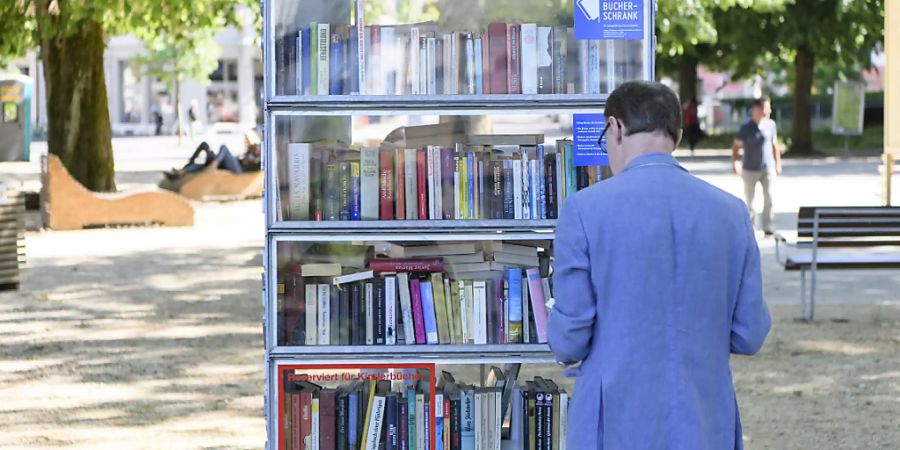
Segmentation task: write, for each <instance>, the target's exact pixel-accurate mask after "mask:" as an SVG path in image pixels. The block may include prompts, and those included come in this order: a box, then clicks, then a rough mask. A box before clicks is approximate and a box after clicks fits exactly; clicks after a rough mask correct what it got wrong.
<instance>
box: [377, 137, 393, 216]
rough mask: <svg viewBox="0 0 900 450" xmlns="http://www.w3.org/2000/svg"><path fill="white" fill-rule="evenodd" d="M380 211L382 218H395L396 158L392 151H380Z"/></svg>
mask: <svg viewBox="0 0 900 450" xmlns="http://www.w3.org/2000/svg"><path fill="white" fill-rule="evenodd" d="M379 163H380V164H379V170H380V176H379V185H378V187H379V192H380V203H379V211H380V217H381V220H394V158H393V155H392V153H391V152H390V151H381V152H379Z"/></svg>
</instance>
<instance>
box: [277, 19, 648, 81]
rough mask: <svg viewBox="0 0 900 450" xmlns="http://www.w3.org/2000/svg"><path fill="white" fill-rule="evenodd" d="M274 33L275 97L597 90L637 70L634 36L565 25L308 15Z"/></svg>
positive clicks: (639, 59) (640, 47)
mask: <svg viewBox="0 0 900 450" xmlns="http://www.w3.org/2000/svg"><path fill="white" fill-rule="evenodd" d="M278 35H279V36H280V38H279V40H278V42H277V45H276V55H275V57H276V71H277V74H276V79H277V80H278V84H277V87H276V89H277V91H276V94H278V95H355V94H362V95H481V94H602V93H609V92H611V91H612V90H613V89H614V88H615V86H617V85H618V84H621V83H623V82H625V81H629V80H637V79H642V78H643V74H642V67H643V63H642V61H643V55H642V51H643V44H642V42H641V41H598V40H590V41H587V40H575V37H574V29H573V28H571V27H566V26H544V25H539V24H536V23H524V24H516V23H491V24H488V25H487V27H486V28H485V29H483V30H478V31H475V32H472V31H456V32H444V31H442V30H438V28H437V27H436V26H435V24H434V23H431V22H428V23H419V24H412V25H396V26H384V25H370V26H365V25H364V24H363V22H362V21H360V22H359V23H358V24H357V25H335V24H328V23H316V22H312V23H310V24H309V25H308V26H300V27H293V28H290V27H284V28H282V29H280V30H279V34H278Z"/></svg>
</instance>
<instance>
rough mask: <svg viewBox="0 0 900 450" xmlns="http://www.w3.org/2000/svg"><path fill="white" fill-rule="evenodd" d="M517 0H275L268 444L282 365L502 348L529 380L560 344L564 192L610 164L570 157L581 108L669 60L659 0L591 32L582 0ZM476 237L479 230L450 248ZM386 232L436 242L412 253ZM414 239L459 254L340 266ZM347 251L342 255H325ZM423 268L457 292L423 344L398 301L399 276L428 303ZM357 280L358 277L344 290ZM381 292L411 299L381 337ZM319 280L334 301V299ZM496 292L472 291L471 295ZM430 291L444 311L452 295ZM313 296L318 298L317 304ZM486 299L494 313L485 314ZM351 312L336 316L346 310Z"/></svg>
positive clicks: (268, 71) (269, 100)
mask: <svg viewBox="0 0 900 450" xmlns="http://www.w3.org/2000/svg"><path fill="white" fill-rule="evenodd" d="M604 1H605V0H604ZM507 3H509V2H505V1H504V0H393V1H382V0H360V3H357V2H356V1H351V0H341V1H331V0H262V4H263V15H264V17H263V19H264V20H263V49H264V67H265V82H264V88H263V89H264V92H263V96H264V105H265V118H266V120H265V143H264V149H265V151H264V152H263V167H264V168H265V172H266V184H265V192H264V199H263V201H264V212H265V216H266V244H265V254H264V258H263V261H264V274H263V280H262V294H263V296H262V300H263V305H264V315H263V326H264V343H265V350H266V352H265V355H266V391H265V400H266V402H265V410H266V411H265V412H266V419H267V420H266V423H267V439H268V443H267V448H269V449H279V448H280V447H279V445H278V444H280V443H281V442H283V441H281V440H280V439H281V438H282V436H281V435H280V433H281V429H280V426H281V422H280V417H279V414H278V411H279V410H278V408H279V404H280V402H281V396H282V395H283V393H282V392H279V386H280V385H279V380H280V378H279V377H280V376H281V374H282V371H283V369H284V368H285V367H290V366H296V365H302V364H335V365H340V364H360V365H366V364H385V363H393V364H398V365H403V364H415V363H434V364H438V366H439V367H440V366H454V367H456V366H461V367H465V366H472V367H476V368H478V372H477V373H476V372H470V371H462V373H465V374H468V375H466V376H472V379H469V380H466V382H468V383H472V384H475V385H478V384H483V383H484V382H485V379H486V378H485V370H486V368H487V367H488V366H491V365H499V366H503V367H504V368H505V369H507V371H506V373H507V374H509V376H511V377H513V379H512V380H511V381H512V382H515V374H518V373H519V367H520V366H521V365H522V364H527V365H549V364H552V363H553V356H552V354H551V352H550V350H549V347H548V346H547V345H546V344H545V343H541V342H540V339H538V338H537V329H536V328H537V320H536V318H535V317H534V315H535V314H536V311H535V310H534V307H533V306H531V305H530V303H531V301H535V300H534V299H535V298H544V299H545V300H549V299H551V298H552V290H551V289H550V288H549V287H544V291H543V294H544V296H543V297H541V292H538V291H540V287H541V283H542V282H543V283H545V284H546V283H547V281H545V280H548V279H549V278H550V273H549V270H550V269H549V267H550V262H551V260H552V253H553V248H552V247H553V245H552V241H553V238H554V231H555V226H556V217H557V216H558V211H559V208H560V207H561V205H562V203H563V202H564V200H565V197H566V196H567V195H571V194H572V193H573V192H574V191H577V190H579V189H582V188H586V187H589V186H592V185H594V184H596V183H597V182H599V181H601V180H602V179H604V178H605V177H607V176H609V174H608V173H607V171H606V170H604V169H603V168H601V167H596V166H594V167H575V166H574V163H573V162H572V160H571V158H572V153H573V152H574V151H575V150H574V147H573V145H572V140H573V137H574V136H573V133H574V131H573V130H574V126H575V123H574V122H575V119H574V115H576V114H593V113H598V112H602V109H603V105H605V102H606V99H607V97H608V95H609V93H610V92H611V91H612V90H613V89H614V88H615V87H616V86H617V85H619V84H621V83H622V82H624V81H628V80H635V79H644V80H650V79H652V78H653V70H654V68H653V64H654V56H653V53H654V47H655V45H654V44H655V39H654V36H653V35H652V33H653V29H654V27H653V24H654V16H655V2H653V1H651V0H636V1H634V2H632V3H634V4H637V5H639V6H640V7H642V8H643V11H644V13H643V14H642V16H641V21H642V27H641V29H642V34H641V39H633V40H611V39H607V40H601V39H593V40H586V41H582V40H580V39H575V26H576V25H575V20H574V15H575V14H578V8H580V6H579V4H581V3H584V2H583V1H581V0H563V1H560V2H540V3H541V5H542V6H541V7H539V8H534V9H535V10H534V11H530V10H528V11H515V12H513V13H510V12H509V8H508V6H507ZM548 5H549V6H548ZM420 10H421V11H420ZM322 24H326V25H327V27H321V26H320V25H322ZM501 24H502V25H503V26H502V27H501V26H500V25H501ZM313 29H315V30H317V33H318V32H323V29H327V36H328V40H327V41H326V40H324V39H322V40H321V42H317V37H316V36H315V35H314V34H311V32H310V30H313ZM500 29H502V30H505V34H504V33H500V31H498V30H500ZM361 33H362V34H361ZM324 36H325V34H323V35H322V37H324ZM534 37H537V42H535V41H534V39H533V38H534ZM429 39H430V40H431V41H429ZM438 41H440V42H442V43H443V44H445V45H443V47H441V45H439V44H438ZM324 42H327V44H322V45H318V46H313V45H312V43H324ZM497 42H504V43H505V44H506V46H505V48H502V47H503V46H499V44H497ZM526 42H527V43H526ZM416 43H418V44H421V45H415V44H416ZM486 43H487V44H488V45H490V44H491V43H493V44H497V46H496V48H495V50H497V51H498V52H499V53H491V49H485V48H484V46H485V44H486ZM543 44H547V46H546V48H547V51H546V52H542V51H541V47H542V46H543ZM430 45H431V46H433V48H432V47H429V46H430ZM479 46H481V52H480V53H478V52H476V51H475V49H478V48H479ZM326 47H327V48H328V51H327V52H326V51H325V48H326ZM303 49H307V50H306V52H304V51H303ZM313 50H317V51H313ZM498 55H499V56H498ZM314 59H315V60H318V61H316V62H320V61H321V62H327V63H328V64H327V70H326V69H323V66H322V65H321V64H315V65H314V66H313V63H312V62H311V60H314ZM423 60H424V62H423ZM486 61H490V62H489V63H487V64H486V63H485V62H486ZM548 71H549V72H548ZM314 75H315V78H316V80H315V83H314V82H313V76H314ZM322 77H325V78H322ZM324 80H327V81H328V82H327V83H325V82H324ZM491 80H493V83H491V82H490V81H491ZM313 85H314V86H315V87H313ZM486 142H489V143H486ZM367 154H369V155H370V156H368V158H369V159H368V161H370V162H371V161H373V160H376V161H377V164H378V165H377V169H375V172H372V171H371V170H370V171H369V172H366V161H367V160H366V158H367V156H366V155H367ZM375 155H377V156H375ZM385 156H386V157H387V159H384V158H385ZM567 157H568V159H567ZM422 161H424V163H423V162H422ZM423 164H424V165H423ZM429 164H431V165H429ZM386 169H389V170H387V171H386ZM348 174H349V175H348ZM367 177H369V178H368V180H369V183H370V184H366V182H367V181H366V180H367ZM411 183H412V184H411ZM411 186H414V187H411ZM492 195H493V197H492ZM551 197H552V199H551ZM373 199H374V200H373ZM317 201H318V203H317ZM401 205H402V206H401ZM367 208H368V209H367ZM366 211H368V215H367V213H366ZM373 212H374V213H373ZM373 214H374V216H373ZM385 214H386V215H385ZM494 243H506V244H508V245H512V246H513V247H512V248H519V250H522V247H528V248H531V249H533V254H531V253H529V252H530V251H526V252H525V253H524V254H523V253H521V252H520V253H519V254H518V255H517V257H522V258H525V259H522V260H521V261H524V262H523V263H519V262H518V261H520V260H519V259H513V261H517V262H516V263H512V262H510V260H508V259H503V258H509V257H510V255H509V254H507V252H505V251H499V250H495V247H496V245H495V244H494ZM461 244H465V245H474V249H469V250H466V251H459V252H455V253H454V252H450V253H449V254H447V252H446V251H444V250H446V248H451V247H452V248H455V247H458V246H460V245H461ZM385 246H388V247H390V246H393V247H391V248H393V249H394V250H396V249H398V248H399V249H401V250H402V251H408V250H410V249H411V250H413V251H416V250H421V249H424V248H428V249H433V250H434V251H435V252H436V254H425V255H418V256H415V257H412V258H403V257H398V256H397V255H396V254H395V253H393V251H394V250H391V251H388V250H386V248H387V247H385ZM515 246H518V247H515ZM508 248H509V247H508ZM404 259H414V260H415V259H418V260H423V259H428V260H434V259H440V260H441V261H444V262H446V264H444V265H443V266H441V268H440V269H435V270H434V271H432V270H431V269H429V270H425V271H421V272H416V271H408V272H404V271H403V270H396V271H391V270H385V271H380V272H379V271H374V273H373V274H372V277H371V278H363V279H360V280H355V281H353V282H352V284H347V285H341V284H336V283H337V281H336V280H334V278H335V277H340V276H350V275H353V276H355V275H358V274H363V275H361V276H365V275H364V272H366V271H367V270H370V269H371V268H373V267H374V266H372V263H373V262H376V261H378V262H382V263H384V262H385V261H387V262H388V263H391V261H392V260H404ZM348 261H352V262H348ZM453 261H455V262H453ZM463 261H464V262H463ZM535 261H537V262H535ZM395 262H396V261H395ZM420 262H421V261H420ZM334 264H337V265H338V266H340V267H339V269H340V270H339V273H337V272H336V273H330V272H327V270H326V269H334V267H333V265H334ZM475 267H478V268H484V269H486V270H481V271H479V270H476V269H475ZM528 269H531V271H532V272H533V273H537V274H538V275H536V276H537V278H536V282H537V285H536V286H538V287H537V288H535V287H532V286H529V281H528V280H527V275H528V274H529V272H528ZM310 271H314V272H310ZM316 271H317V272H316ZM515 271H518V272H519V275H518V276H516V275H514V274H513V273H512V272H515ZM309 273H314V274H313V275H309ZM401 273H402V274H405V275H400V274H401ZM435 273H440V274H441V276H442V278H434V276H435ZM519 276H520V277H521V279H519V280H514V279H516V278H517V277H519ZM413 280H415V281H416V283H415V284H414V283H413ZM441 282H444V283H445V284H444V289H443V290H442V289H438V286H439V285H440V283H441ZM519 282H521V283H522V284H523V286H522V287H523V291H522V293H521V294H522V296H521V298H519V299H518V300H516V298H517V295H518V294H513V295H511V294H510V292H511V291H510V290H509V286H510V284H511V283H519ZM426 283H429V284H428V286H429V289H430V291H427V292H428V295H431V296H433V298H431V299H430V301H431V302H434V305H438V302H439V300H438V298H439V296H443V298H444V300H445V301H446V310H445V311H444V312H443V314H444V315H446V316H447V317H448V318H447V319H446V322H445V323H446V326H447V327H448V328H447V330H446V332H447V333H448V334H447V336H446V337H445V336H444V335H443V334H441V336H440V337H434V340H433V341H432V340H431V337H428V339H425V340H424V341H422V342H419V341H418V339H419V336H418V335H416V336H415V338H416V339H417V341H416V342H415V344H413V343H409V341H408V336H404V334H405V332H406V329H405V328H404V327H406V326H409V327H410V328H414V327H413V325H410V322H408V321H407V319H406V317H404V316H403V314H404V313H405V311H401V310H402V308H403V294H401V292H403V291H406V292H407V294H406V295H407V296H412V297H413V303H415V301H416V300H415V296H416V295H417V294H418V293H420V294H421V296H422V297H421V298H420V300H419V301H421V302H427V301H428V300H425V297H426V290H421V292H420V289H422V286H423V285H425V284H426ZM454 283H459V285H458V289H457V285H456V284H454ZM479 283H481V284H479ZM367 284H370V285H372V287H367ZM385 284H387V285H390V286H393V287H391V288H385V287H383V286H384V285H385ZM345 286H349V287H346V290H347V291H350V292H358V293H354V294H349V293H345V291H344V290H343V289H344V288H345ZM515 286H518V284H515ZM479 287H480V288H481V289H482V291H485V292H486V295H485V296H484V297H483V300H484V302H486V303H487V309H486V310H485V309H482V310H481V311H478V310H477V309H476V310H475V311H474V312H473V310H472V308H473V307H472V304H471V300H472V292H473V291H474V292H476V293H477V292H479V291H478V289H479ZM504 287H505V289H504ZM307 288H309V289H307ZM321 289H325V290H324V291H322V290H321ZM366 289H372V290H373V294H372V295H373V297H375V304H376V307H375V309H374V310H372V309H369V308H370V307H371V306H370V305H369V304H367V303H365V302H366V301H367V299H366V298H365V292H366ZM379 289H382V290H379ZM385 289H386V290H385ZM391 289H396V291H392V290H391ZM535 289H537V290H535ZM311 291H314V292H315V293H314V294H313V295H312V296H311V297H310V295H309V293H310V292H311ZM513 291H515V289H514V290H513ZM392 292H393V294H391V293H392ZM492 292H495V293H496V295H495V294H494V293H492ZM379 293H381V295H387V297H386V298H392V297H391V295H394V297H393V298H394V299H395V300H393V301H388V300H383V301H384V304H387V303H393V304H394V306H395V307H396V309H395V310H392V311H391V312H385V311H382V312H384V314H386V315H388V316H389V315H393V318H388V317H386V318H385V320H387V322H385V323H387V324H391V323H393V324H394V325H395V328H394V331H395V332H396V336H395V339H396V341H393V342H392V341H389V340H388V341H387V342H385V345H380V344H378V343H377V342H373V343H371V344H370V343H367V341H365V340H366V339H373V340H375V341H377V339H378V331H377V330H378V329H380V328H379V327H380V326H381V325H379V324H378V323H377V320H378V319H377V318H373V319H371V320H373V321H376V323H375V325H374V328H375V331H374V332H372V333H373V336H369V335H365V333H364V332H363V331H362V330H363V329H364V328H365V327H366V326H367V324H364V322H365V320H366V318H367V317H368V316H372V315H375V316H377V315H378V314H379V312H378V311H379V310H378V306H377V303H378V301H379V300H378V299H377V296H378V295H379ZM385 293H386V294H385ZM413 293H417V294H413ZM351 295H358V297H350V296H351ZM342 296H343V297H342ZM347 297H350V299H351V302H352V303H351V305H356V304H357V302H358V304H360V305H366V306H359V307H356V306H351V307H350V310H352V311H353V312H351V313H347V307H346V304H345V305H344V306H343V309H342V311H344V314H346V315H352V314H355V313H358V314H359V316H358V317H359V318H358V319H357V318H349V319H348V318H346V317H344V316H341V315H340V313H335V312H334V310H335V309H340V308H341V306H340V305H341V301H342V300H345V299H346V298H347ZM466 297H469V300H470V303H468V304H467V303H466ZM323 298H324V299H326V300H324V301H325V302H326V303H327V304H329V305H330V308H329V307H325V308H323V304H322V303H321V302H323ZM310 299H312V300H310ZM481 299H482V297H478V296H477V295H476V297H475V303H476V304H477V303H478V301H479V300H481ZM494 300H497V301H496V302H494ZM513 300H516V301H519V302H521V305H520V306H519V307H520V308H522V309H523V313H524V315H525V318H524V319H525V320H524V321H523V323H524V324H523V325H521V326H522V327H523V330H524V329H525V328H528V329H529V334H528V335H526V336H522V335H521V333H523V332H524V331H519V329H518V328H515V327H516V326H517V325H513V327H510V323H509V318H510V314H513V312H512V311H513V310H515V307H514V308H513V310H510V309H508V308H509V307H510V302H512V301H513ZM304 301H305V302H310V301H311V302H312V303H306V305H309V306H305V305H304ZM328 302H331V303H328ZM423 304H424V303H423ZM456 304H458V306H459V308H460V310H459V311H465V308H466V307H468V308H470V309H469V310H468V313H469V316H467V317H468V319H467V320H468V321H469V322H468V323H466V320H464V319H462V317H463V316H466V313H459V314H460V316H459V317H458V320H459V322H458V323H456V324H454V322H453V318H454V316H453V315H454V309H453V307H454V305H456ZM292 305H293V306H292ZM434 305H433V306H432V308H436V309H435V311H433V312H432V313H431V314H433V315H434V317H435V318H437V321H438V322H439V325H436V326H435V328H436V329H437V330H440V326H443V325H440V321H441V320H442V319H441V318H440V317H441V316H442V313H441V312H440V311H438V310H437V308H440V307H437V306H434ZM492 305H496V306H492ZM310 306H316V307H318V308H319V309H317V310H316V311H317V313H316V314H312V313H310V312H309V311H310V309H309V308H310ZM357 308H359V310H358V311H357ZM382 308H383V306H382ZM329 309H330V310H329ZM326 310H329V312H328V313H326V315H325V316H324V317H323V316H321V315H320V314H322V311H326ZM373 311H374V312H373ZM529 313H530V314H531V315H532V316H528V314H529ZM329 314H330V316H329ZM367 314H368V316H367ZM472 314H474V316H472ZM413 315H415V314H413V313H411V314H410V317H412V316H413ZM363 316H366V317H363ZM425 316H428V313H427V311H426V313H425ZM351 317H357V316H351ZM471 317H482V318H485V317H492V318H493V319H485V320H487V322H486V323H485V322H484V321H482V322H480V323H478V324H476V325H473V324H472V322H471V320H472V319H471ZM528 317H532V322H531V323H529V322H528ZM418 318H419V315H415V320H416V321H417V320H418ZM346 320H349V322H346ZM357 320H358V321H357ZM491 320H493V322H491ZM504 320H505V321H504ZM391 321H394V322H391ZM310 323H315V324H316V325H315V326H312V327H307V326H308V324H310ZM323 323H328V324H329V329H328V334H329V336H327V337H326V336H319V334H320V332H322V330H323V328H322V326H320V325H322V324H323ZM335 324H336V326H337V327H339V329H338V330H337V331H335V330H334V329H331V328H332V326H331V325H335ZM368 326H369V327H370V328H372V327H373V326H372V325H368ZM385 326H386V327H387V329H390V328H391V327H390V326H389V325H385ZM454 327H455V328H454ZM473 327H474V328H473ZM426 328H427V326H426ZM514 328H515V330H514ZM460 329H462V331H460ZM347 330H349V331H347ZM466 330H468V331H466ZM473 330H474V331H473ZM479 330H480V331H479ZM366 331H368V330H366ZM342 332H346V334H341V333H342ZM457 332H458V333H459V335H458V336H457V335H456V334H454V333H457ZM309 333H315V334H316V335H317V336H313V337H310V334H309ZM386 333H390V331H386ZM467 333H468V334H467ZM479 333H482V334H479ZM426 334H427V333H426ZM435 334H436V335H437V334H438V331H435ZM412 335H413V333H411V334H410V335H409V336H412ZM323 339H324V341H323ZM385 339H386V340H387V339H389V338H387V336H385ZM507 341H509V342H507ZM391 342H392V343H391ZM475 342H481V343H477V344H476V343H475ZM512 342H516V343H512ZM548 367H552V366H548ZM438 371H439V372H440V368H439V369H438ZM473 373H474V374H475V375H472V374H473ZM554 376H555V377H561V375H560V374H559V373H556V375H554ZM570 394H571V392H570ZM504 448H508V447H507V446H506V444H504Z"/></svg>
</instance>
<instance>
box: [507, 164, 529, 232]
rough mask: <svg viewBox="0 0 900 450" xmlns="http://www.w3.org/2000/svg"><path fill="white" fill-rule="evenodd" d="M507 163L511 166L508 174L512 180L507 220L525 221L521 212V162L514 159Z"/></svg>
mask: <svg viewBox="0 0 900 450" xmlns="http://www.w3.org/2000/svg"><path fill="white" fill-rule="evenodd" d="M509 163H510V165H512V169H511V170H510V173H509V178H511V179H512V185H511V187H510V189H511V192H510V196H511V200H510V201H511V202H512V216H511V217H509V218H514V219H516V220H521V219H527V218H528V217H526V216H525V214H524V212H523V210H522V205H523V202H522V192H523V191H522V161H521V160H519V159H515V160H513V161H510V162H509Z"/></svg>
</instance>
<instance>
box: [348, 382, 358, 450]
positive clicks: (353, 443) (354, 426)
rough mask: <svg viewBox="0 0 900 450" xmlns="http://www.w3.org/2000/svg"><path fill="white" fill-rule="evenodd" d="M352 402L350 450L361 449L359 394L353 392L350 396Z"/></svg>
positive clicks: (349, 426)
mask: <svg viewBox="0 0 900 450" xmlns="http://www.w3.org/2000/svg"><path fill="white" fill-rule="evenodd" d="M348 397H349V400H350V408H349V409H350V411H348V414H349V415H350V420H349V422H350V423H349V425H348V426H347V434H348V435H349V436H350V448H359V424H358V423H357V422H358V420H359V419H358V418H359V392H353V393H351V394H350V395H348Z"/></svg>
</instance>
